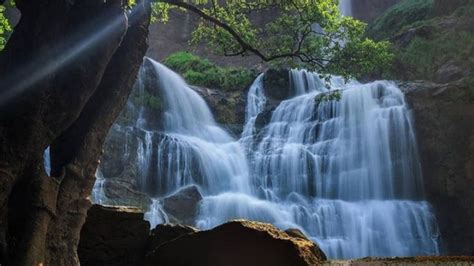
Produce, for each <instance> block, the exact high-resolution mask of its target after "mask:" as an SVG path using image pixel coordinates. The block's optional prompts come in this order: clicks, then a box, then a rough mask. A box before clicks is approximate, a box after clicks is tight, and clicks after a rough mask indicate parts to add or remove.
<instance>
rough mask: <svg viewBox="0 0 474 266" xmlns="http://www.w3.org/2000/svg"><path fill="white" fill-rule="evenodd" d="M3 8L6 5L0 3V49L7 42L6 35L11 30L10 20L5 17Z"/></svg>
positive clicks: (4, 8)
mask: <svg viewBox="0 0 474 266" xmlns="http://www.w3.org/2000/svg"><path fill="white" fill-rule="evenodd" d="M8 3H10V2H8ZM5 10H6V7H5V6H2V5H0V51H1V50H3V48H4V47H5V43H6V42H7V35H8V34H9V33H10V32H11V30H12V28H11V26H10V22H9V21H8V19H7V18H6V17H5Z"/></svg>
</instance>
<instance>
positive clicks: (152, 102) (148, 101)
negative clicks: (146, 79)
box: [134, 90, 164, 111]
mask: <svg viewBox="0 0 474 266" xmlns="http://www.w3.org/2000/svg"><path fill="white" fill-rule="evenodd" d="M134 102H135V104H137V105H143V106H146V107H148V108H151V109H153V110H156V111H162V110H163V108H164V106H163V101H162V100H161V98H160V97H158V96H155V95H152V94H150V93H149V92H147V91H146V90H145V91H144V92H143V94H142V95H138V96H135V97H134Z"/></svg>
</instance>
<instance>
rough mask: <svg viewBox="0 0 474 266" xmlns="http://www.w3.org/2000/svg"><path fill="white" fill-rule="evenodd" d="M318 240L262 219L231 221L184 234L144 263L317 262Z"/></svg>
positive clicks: (250, 263) (230, 265) (268, 263)
mask: <svg viewBox="0 0 474 266" xmlns="http://www.w3.org/2000/svg"><path fill="white" fill-rule="evenodd" d="M314 247H315V244H314V243H313V242H311V241H308V240H306V239H303V238H300V237H292V236H290V235H288V234H287V233H285V232H283V231H281V230H278V229H277V228H275V227H274V226H272V225H270V224H265V223H259V222H250V221H243V220H239V221H232V222H229V223H226V224H223V225H221V226H218V227H216V228H214V229H212V230H209V231H201V232H196V233H191V234H186V235H183V236H181V237H179V238H177V239H175V240H172V241H169V242H167V243H165V244H163V245H161V246H159V247H158V248H157V249H155V250H154V251H153V252H151V253H150V254H149V255H148V256H147V257H146V258H145V265H196V266H197V265H227V266H232V265H239V266H240V265H249V266H251V265H258V266H265V265H272V266H278V265H282V266H283V265H294V266H298V265H318V264H320V263H321V262H323V261H324V257H322V256H320V254H317V253H316V252H315V248H314Z"/></svg>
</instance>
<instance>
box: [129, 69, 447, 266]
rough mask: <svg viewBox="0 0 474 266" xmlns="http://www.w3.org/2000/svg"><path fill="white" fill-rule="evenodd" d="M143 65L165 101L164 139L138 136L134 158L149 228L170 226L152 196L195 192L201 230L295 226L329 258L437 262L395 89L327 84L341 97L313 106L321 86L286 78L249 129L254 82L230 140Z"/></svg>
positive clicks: (406, 119)
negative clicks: (280, 96)
mask: <svg viewBox="0 0 474 266" xmlns="http://www.w3.org/2000/svg"><path fill="white" fill-rule="evenodd" d="M150 62H152V66H153V71H154V72H155V74H157V76H158V77H159V79H158V81H157V82H158V83H159V87H160V88H161V90H162V92H163V97H164V99H165V100H164V101H165V103H166V107H165V111H164V113H163V115H162V120H163V121H164V123H163V128H162V130H160V131H159V132H158V131H145V133H144V134H143V137H142V138H141V140H140V141H141V142H140V141H139V145H138V150H137V161H138V165H139V166H140V167H141V168H143V169H141V171H143V173H142V174H140V176H141V178H142V179H141V187H142V189H143V191H153V192H154V193H152V194H153V195H154V196H155V197H156V199H155V200H153V204H152V206H151V207H150V211H149V212H148V213H147V214H146V219H147V220H149V221H150V222H151V223H152V226H154V225H156V224H157V223H161V222H167V221H168V217H167V215H166V213H165V211H164V210H163V208H162V206H161V201H160V198H161V197H163V196H166V195H169V194H172V193H174V192H175V191H176V190H178V189H180V188H183V187H185V186H188V185H192V184H194V185H198V186H199V189H200V191H201V193H202V194H203V199H202V200H201V203H200V210H199V213H198V217H197V218H196V221H195V225H196V226H198V227H200V228H211V227H214V226H216V225H219V224H222V223H224V222H226V221H228V220H230V219H236V218H246V219H252V220H258V221H263V222H269V223H272V224H274V225H276V226H278V227H280V228H282V229H286V228H299V229H301V230H302V231H303V232H304V233H306V234H307V235H308V236H309V237H310V238H311V239H313V240H314V241H316V242H317V243H318V244H319V245H320V247H321V248H322V249H323V250H324V251H325V252H326V254H327V255H328V256H329V257H330V258H357V257H364V256H411V255H431V254H438V243H437V240H438V230H437V227H436V221H435V218H434V216H433V214H432V212H431V210H430V206H429V204H428V203H427V202H425V201H423V200H422V199H423V194H422V180H421V174H420V165H419V160H418V154H417V150H416V142H415V136H414V131H413V127H412V123H411V120H410V114H409V111H408V109H407V107H406V104H405V101H404V97H403V94H402V93H401V91H400V90H399V89H398V88H397V87H396V86H395V85H394V84H393V83H390V82H386V81H379V82H374V83H370V84H359V83H357V82H354V81H352V82H350V83H348V84H345V83H344V82H343V81H342V79H339V78H335V77H334V78H332V82H331V85H332V89H340V90H342V91H343V93H342V99H341V100H339V101H321V100H318V99H319V98H318V97H317V96H318V95H320V94H324V93H328V91H327V89H326V87H325V84H324V82H323V81H321V80H320V79H319V78H318V76H317V75H315V74H314V73H311V72H307V71H296V70H295V71H291V73H290V74H291V75H290V80H291V90H292V92H293V96H292V98H290V99H287V100H285V101H282V102H281V103H280V104H279V106H278V107H277V108H276V109H275V110H274V111H273V113H272V117H271V120H270V122H269V123H268V124H267V125H266V126H264V127H263V128H257V127H256V126H255V124H256V123H255V121H256V120H257V117H258V115H259V114H260V113H262V112H263V111H264V110H265V107H266V104H267V98H266V96H265V91H264V87H263V75H260V76H259V77H258V78H257V79H256V80H255V82H254V83H253V84H252V86H251V88H250V89H249V92H248V98H247V108H246V124H245V127H244V130H243V133H242V138H241V139H240V140H239V141H236V140H234V139H233V138H232V137H230V135H229V134H227V133H226V132H225V131H224V130H223V129H221V128H220V127H219V126H218V125H217V124H216V122H215V121H214V119H213V116H212V113H211V111H210V110H209V108H208V106H207V105H206V103H205V102H204V100H203V99H202V98H201V97H200V96H199V95H198V94H197V93H196V92H194V91H193V90H192V89H190V88H189V86H188V85H187V84H186V83H185V82H184V81H183V80H182V78H180V77H179V76H178V75H177V74H176V73H174V72H172V71H171V70H169V69H167V68H166V67H164V66H162V65H160V64H158V63H156V62H154V61H150ZM141 74H143V73H141ZM140 78H143V77H140ZM142 122H143V121H142ZM145 122H146V121H145ZM152 158H154V159H152ZM150 172H152V173H151V174H150ZM150 187H153V188H152V189H150Z"/></svg>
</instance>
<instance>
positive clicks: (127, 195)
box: [101, 178, 152, 211]
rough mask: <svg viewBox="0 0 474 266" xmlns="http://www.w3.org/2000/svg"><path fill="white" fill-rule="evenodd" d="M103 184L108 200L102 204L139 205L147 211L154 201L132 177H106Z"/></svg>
mask: <svg viewBox="0 0 474 266" xmlns="http://www.w3.org/2000/svg"><path fill="white" fill-rule="evenodd" d="M101 186H102V188H101V189H102V190H103V193H104V196H105V197H106V201H105V202H101V204H106V205H112V206H130V207H138V208H140V209H141V210H143V211H147V210H148V209H149V207H150V205H151V203H152V201H151V199H150V197H149V196H148V195H146V194H145V193H141V192H139V191H138V188H137V186H136V183H135V182H134V180H132V179H122V178H106V179H104V180H103V182H102V184H101Z"/></svg>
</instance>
